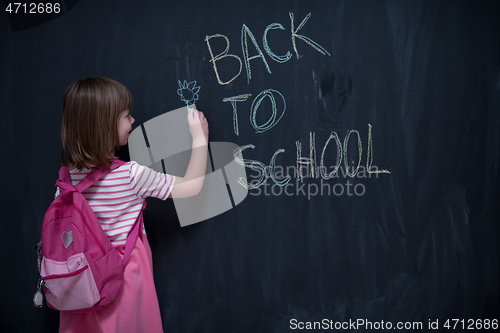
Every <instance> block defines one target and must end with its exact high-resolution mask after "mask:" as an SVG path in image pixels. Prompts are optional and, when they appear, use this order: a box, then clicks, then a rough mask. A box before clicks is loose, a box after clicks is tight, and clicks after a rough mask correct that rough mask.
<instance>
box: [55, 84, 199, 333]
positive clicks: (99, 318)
mask: <svg viewBox="0 0 500 333" xmlns="http://www.w3.org/2000/svg"><path fill="white" fill-rule="evenodd" d="M131 106H132V96H131V94H130V92H129V90H128V89H127V88H126V87H125V86H123V85H122V84H120V83H118V82H116V81H114V80H111V79H107V78H101V77H93V78H87V79H84V80H80V81H77V82H74V83H72V84H71V85H70V86H69V87H68V88H67V90H66V92H65V94H64V101H63V120H62V127H61V137H62V164H63V165H64V166H67V167H68V168H69V169H70V176H71V181H72V184H73V186H75V185H76V184H78V182H79V181H80V180H81V179H83V177H85V176H86V175H87V174H88V173H89V172H90V171H91V170H92V169H93V168H95V167H97V166H99V165H104V166H109V165H111V162H110V161H112V159H114V158H115V157H114V151H115V149H117V148H119V147H120V146H123V145H125V144H127V141H128V136H129V133H130V131H131V130H132V124H133V123H134V118H133V117H132V115H131V114H130V108H131ZM187 118H188V119H187V121H188V124H189V131H190V133H191V136H192V139H193V149H192V153H191V160H190V162H189V165H188V168H187V170H186V174H185V176H184V177H183V178H181V177H174V176H171V175H168V174H163V173H158V172H155V171H153V170H152V169H150V168H148V167H145V166H142V165H139V164H137V163H136V162H128V163H125V164H124V165H122V166H120V167H118V168H116V169H114V170H113V171H112V172H111V173H109V174H107V175H106V176H104V177H102V178H101V179H100V180H99V181H97V182H96V183H95V184H94V185H92V186H91V187H89V188H88V189H86V190H85V191H83V195H84V197H85V198H86V199H87V201H88V202H89V204H90V206H91V207H92V210H93V211H94V212H95V214H96V216H97V218H98V220H99V222H100V223H101V226H102V228H103V230H104V231H105V233H106V234H107V236H108V238H109V240H110V241H111V243H112V244H113V245H114V247H115V248H116V249H117V250H118V251H119V252H120V253H121V254H122V255H123V252H124V247H125V243H126V238H127V235H128V232H129V231H130V230H131V228H132V225H133V224H134V222H135V221H136V219H137V217H138V216H139V213H140V212H141V209H142V205H143V202H144V200H145V199H146V197H156V198H159V199H162V200H165V199H167V198H168V197H174V198H181V197H188V196H192V195H196V194H197V193H198V192H199V191H200V189H201V187H202V185H203V180H204V173H205V166H206V159H207V149H206V146H207V142H208V123H207V120H206V119H205V117H204V115H203V113H202V112H199V111H197V110H194V109H191V110H190V111H189V112H188V115H187ZM194 148H197V149H194ZM56 195H58V192H56ZM142 228H143V227H142ZM59 331H60V332H93V333H97V332H102V333H109V332H120V333H122V332H131V333H136V332H148V333H155V332H163V329H162V323H161V316H160V309H159V306H158V299H157V295H156V290H155V286H154V281H153V272H152V258H151V249H150V247H149V244H148V241H147V237H146V234H145V233H144V229H143V230H142V232H141V233H140V236H139V237H138V238H137V241H136V243H135V247H134V250H133V252H132V254H131V256H130V260H129V261H128V263H127V265H126V267H125V273H124V283H123V286H122V289H121V291H120V292H119V294H118V296H117V298H116V299H115V301H113V303H111V304H110V305H108V306H107V307H106V308H104V309H103V310H100V311H96V312H89V313H81V314H73V313H67V312H61V316H60V327H59Z"/></svg>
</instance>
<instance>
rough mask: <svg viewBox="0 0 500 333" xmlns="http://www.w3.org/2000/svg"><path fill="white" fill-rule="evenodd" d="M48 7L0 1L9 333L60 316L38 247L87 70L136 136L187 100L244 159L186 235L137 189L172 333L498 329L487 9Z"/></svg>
mask: <svg viewBox="0 0 500 333" xmlns="http://www.w3.org/2000/svg"><path fill="white" fill-rule="evenodd" d="M37 3H38V2H37ZM46 4H47V3H43V4H42V6H41V7H40V5H37V7H36V10H38V12H37V14H32V16H29V15H28V14H24V12H23V11H25V8H27V9H29V8H30V5H29V4H28V5H27V6H25V7H23V5H22V4H21V5H19V6H17V5H14V4H13V3H11V2H10V1H4V7H3V9H10V11H11V12H9V11H6V10H4V11H3V12H2V13H1V14H0V45H1V51H0V59H1V64H2V66H0V73H1V75H0V98H1V114H2V120H1V122H0V124H1V125H0V126H1V131H0V138H1V139H0V142H1V147H2V148H1V149H2V157H3V163H2V174H3V177H1V179H2V181H1V188H2V193H1V195H2V197H1V205H2V232H1V233H0V237H1V241H0V250H1V253H3V254H4V255H3V260H4V261H3V268H2V269H1V272H2V273H1V276H2V278H1V282H2V283H1V286H2V289H3V302H2V305H1V310H0V326H1V330H2V331H3V332H54V331H56V330H57V327H58V313H57V312H56V311H53V310H50V309H48V308H46V307H45V308H43V309H37V308H35V307H34V306H33V304H32V297H33V294H34V292H35V290H36V284H37V278H38V272H37V268H36V267H37V264H36V256H35V252H34V250H33V246H34V245H35V243H36V242H37V241H38V237H39V234H40V231H39V228H40V223H41V219H42V216H43V214H44V212H45V209H46V208H47V206H48V205H49V204H50V202H51V200H52V198H53V195H54V191H55V187H54V183H55V180H56V177H57V170H58V167H59V165H60V146H61V145H60V136H59V131H60V123H61V101H62V95H63V91H64V89H65V87H66V86H67V85H68V84H69V83H70V82H72V81H74V80H77V79H81V78H85V77H89V76H105V77H110V78H113V79H115V80H117V81H120V82H122V83H123V84H125V85H126V86H127V87H128V88H129V89H130V91H131V92H132V94H133V96H134V106H133V108H132V114H133V116H134V117H135V119H136V122H135V124H134V126H137V127H138V128H139V127H140V126H141V125H142V124H144V123H146V122H147V121H149V120H151V119H153V118H155V117H157V116H160V115H162V114H165V113H166V112H168V111H170V110H174V109H178V108H180V107H183V106H184V107H185V106H186V100H187V99H190V98H191V97H189V98H187V97H186V96H184V98H185V99H186V100H183V98H181V97H183V96H181V95H182V94H181V95H179V94H178V92H177V91H178V89H181V90H182V89H184V92H185V93H191V94H193V95H194V94H195V93H196V94H197V97H198V98H197V100H196V105H197V108H198V109H199V110H202V111H204V112H205V115H206V117H207V119H208V121H209V124H210V141H211V142H227V143H231V144H235V145H236V146H237V147H239V152H240V153H241V158H240V159H239V160H238V161H237V162H238V163H239V166H240V167H241V168H244V170H245V174H246V177H240V178H241V179H240V182H239V183H238V184H237V185H238V186H245V187H246V189H247V190H248V194H247V196H246V197H245V198H244V200H243V201H242V202H240V203H239V204H238V205H235V206H234V207H233V208H231V209H228V210H227V211H225V212H223V213H221V214H219V215H217V216H214V217H211V218H209V219H206V220H204V221H201V222H198V223H194V224H191V225H189V226H185V227H181V226H180V224H179V220H178V217H177V213H176V209H175V207H174V203H173V202H172V200H167V201H165V202H162V201H159V200H148V207H147V209H146V211H145V224H146V230H147V233H148V238H149V241H150V243H151V246H152V250H153V258H154V276H155V282H156V288H157V292H158V297H159V302H160V307H161V313H162V320H163V324H164V327H165V330H166V331H170V332H288V331H290V330H292V331H293V330H302V329H303V330H307V329H329V330H336V329H338V330H342V331H346V332H350V331H370V330H374V331H375V330H376V331H379V330H385V331H396V330H398V328H401V329H405V330H407V331H413V332H417V331H418V332H427V331H436V329H439V330H440V331H442V330H446V329H447V328H449V329H450V330H451V329H453V330H454V331H458V330H465V329H467V328H469V329H470V328H475V329H476V330H478V329H479V330H482V331H490V330H491V331H492V329H493V328H495V327H496V326H495V325H498V319H500V316H499V296H500V291H499V290H500V285H499V280H500V274H499V267H500V266H499V260H500V251H499V249H500V247H499V240H500V229H499V222H500V211H499V208H498V207H499V202H500V191H499V188H500V186H499V174H500V173H499V160H500V159H499V149H500V53H499V41H500V24H499V23H500V22H499V18H500V3H499V2H498V1H458V0H457V1H403V0H401V1H336V0H328V1H327V0H323V1H319V0H308V1H298V0H297V1H296V0H276V1H260V0H254V1H227V0H217V1H215V0H204V1H190V0H185V1H160V0H157V1H133V0H122V1H96V0H93V1H92V0H81V1H77V0H75V1H53V2H52V4H53V6H52V7H51V8H52V9H54V8H56V7H55V6H54V4H59V5H60V7H59V8H60V12H59V13H57V15H55V14H50V15H49V14H41V13H40V8H42V7H43V8H42V9H43V10H45V11H47V9H48V7H47V5H46ZM12 5H14V7H15V8H13V7H12ZM9 6H11V7H9ZM16 9H17V10H18V12H17V13H16V12H15V11H14V10H16ZM21 15H23V16H21ZM44 15H46V16H44ZM193 82H195V83H194V84H193V85H191V86H189V89H188V86H187V85H186V84H190V83H193ZM194 87H199V90H196V91H195V90H194V89H193V88H194ZM188 90H189V91H188ZM120 156H121V158H123V159H125V160H126V159H128V158H129V150H128V149H127V147H124V148H123V149H122V150H121V151H120ZM167 172H168V170H167Z"/></svg>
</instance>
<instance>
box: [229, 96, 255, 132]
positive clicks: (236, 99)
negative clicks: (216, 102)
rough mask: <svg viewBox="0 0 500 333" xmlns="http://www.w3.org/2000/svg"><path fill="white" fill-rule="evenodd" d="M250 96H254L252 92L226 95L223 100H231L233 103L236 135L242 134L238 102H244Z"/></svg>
mask: <svg viewBox="0 0 500 333" xmlns="http://www.w3.org/2000/svg"><path fill="white" fill-rule="evenodd" d="M250 96H252V94H243V95H238V96H233V97H226V98H224V99H223V100H222V101H223V102H231V105H232V106H233V129H234V134H236V135H240V131H239V125H238V112H237V111H236V102H244V101H246V100H247V99H248V97H250Z"/></svg>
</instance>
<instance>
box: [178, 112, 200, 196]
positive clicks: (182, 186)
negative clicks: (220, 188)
mask: <svg viewBox="0 0 500 333" xmlns="http://www.w3.org/2000/svg"><path fill="white" fill-rule="evenodd" d="M188 124H189V132H190V133H191V137H192V138H193V144H192V150H191V159H190V160H189V164H188V167H187V170H186V174H185V175H184V177H176V180H175V185H174V188H173V189H172V193H171V194H170V197H171V198H187V197H191V196H194V195H197V194H198V193H199V192H200V191H201V188H202V187H203V182H204V180H205V171H206V166H207V148H208V122H207V119H206V118H205V116H204V115H203V112H201V111H198V110H195V109H190V110H189V112H188Z"/></svg>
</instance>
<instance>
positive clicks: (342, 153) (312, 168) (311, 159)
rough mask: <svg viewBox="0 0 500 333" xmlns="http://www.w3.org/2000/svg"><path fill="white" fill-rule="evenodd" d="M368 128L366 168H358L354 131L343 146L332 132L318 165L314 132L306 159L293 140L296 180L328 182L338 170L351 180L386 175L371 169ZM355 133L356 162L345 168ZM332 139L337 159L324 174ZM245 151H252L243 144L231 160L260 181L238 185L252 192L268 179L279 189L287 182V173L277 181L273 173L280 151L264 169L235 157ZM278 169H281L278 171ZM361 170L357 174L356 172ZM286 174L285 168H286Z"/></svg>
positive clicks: (359, 164) (282, 150) (374, 168)
mask: <svg viewBox="0 0 500 333" xmlns="http://www.w3.org/2000/svg"><path fill="white" fill-rule="evenodd" d="M371 129H372V125H371V124H368V153H367V157H366V168H365V167H363V166H361V159H362V152H363V149H362V141H361V135H360V134H359V132H358V131H357V130H349V131H348V132H347V134H346V136H345V137H344V142H343V144H342V143H341V141H340V138H339V136H338V134H337V133H336V132H332V133H331V134H330V136H329V137H328V139H327V140H326V142H325V145H324V146H323V151H322V154H321V160H320V165H319V166H318V165H317V164H316V134H315V133H314V132H310V133H309V156H308V157H304V156H303V155H302V142H301V141H298V140H297V141H296V142H295V143H296V148H297V156H296V168H294V169H295V170H294V172H295V173H296V178H297V179H300V181H301V182H303V180H304V178H319V176H321V177H322V178H323V179H326V180H328V179H330V178H334V177H338V171H339V170H342V175H343V176H344V177H345V178H346V177H351V178H354V177H356V175H357V174H358V173H359V172H362V173H363V177H365V176H364V174H365V173H366V172H368V174H379V173H386V174H390V173H391V172H390V171H389V170H378V168H377V167H375V166H373V148H372V147H371V145H372V144H373V141H372V132H371ZM353 133H355V134H356V136H357V138H358V140H357V141H358V157H359V159H358V163H357V165H356V167H354V166H352V167H351V166H349V164H348V162H347V157H348V149H349V138H350V136H351V134H353ZM332 139H334V141H335V143H336V146H337V158H336V163H335V166H333V170H332V171H331V172H330V173H327V167H326V166H325V162H324V158H325V151H326V148H327V146H328V145H329V143H330V142H331V140H332ZM247 148H252V149H254V148H255V146H254V145H246V146H242V147H239V148H237V149H236V150H235V151H234V159H235V161H236V163H238V164H240V165H243V166H245V167H247V168H251V169H254V170H257V171H258V172H260V178H259V179H258V180H256V181H254V182H252V183H248V182H246V180H244V179H240V180H239V183H240V184H241V185H242V186H245V187H246V188H248V189H256V188H258V187H259V186H261V185H263V184H264V183H265V182H266V180H267V179H268V178H271V180H272V181H273V182H274V183H275V184H277V185H279V186H285V185H286V184H287V183H288V182H289V181H290V179H291V177H290V175H289V174H287V175H286V176H284V177H282V178H281V179H278V178H277V177H276V176H277V173H276V172H275V169H276V156H277V155H278V154H280V153H284V152H285V150H284V149H278V150H276V152H275V153H274V154H273V156H272V158H271V161H270V163H269V166H266V165H265V164H264V163H262V162H259V161H255V160H248V159H242V158H239V157H238V154H239V153H240V152H242V151H243V150H245V149H247ZM342 160H343V161H344V168H340V166H341V163H342ZM304 169H305V170H306V172H305V173H303V170H304ZM281 170H282V168H281ZM360 170H361V171H360ZM287 171H288V168H287Z"/></svg>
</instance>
